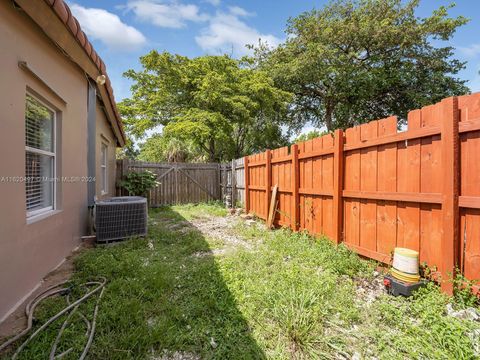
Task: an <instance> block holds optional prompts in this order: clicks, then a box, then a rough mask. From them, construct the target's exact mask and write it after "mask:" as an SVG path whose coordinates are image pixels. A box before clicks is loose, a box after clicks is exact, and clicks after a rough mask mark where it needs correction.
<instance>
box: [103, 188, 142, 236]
mask: <svg viewBox="0 0 480 360" xmlns="http://www.w3.org/2000/svg"><path fill="white" fill-rule="evenodd" d="M147 216H148V210H147V199H145V198H143V197H139V196H120V197H114V198H110V199H106V200H100V201H97V202H96V203H95V230H96V235H97V241H99V242H108V241H114V240H121V239H126V238H129V237H132V236H145V235H147Z"/></svg>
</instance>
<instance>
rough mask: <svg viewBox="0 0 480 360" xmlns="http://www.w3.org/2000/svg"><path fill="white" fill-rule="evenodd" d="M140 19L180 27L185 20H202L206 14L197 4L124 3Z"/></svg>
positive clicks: (150, 0)
mask: <svg viewBox="0 0 480 360" xmlns="http://www.w3.org/2000/svg"><path fill="white" fill-rule="evenodd" d="M126 9H127V10H131V11H133V13H134V14H135V15H136V16H137V18H138V19H139V20H140V21H144V22H148V23H151V24H153V25H155V26H159V27H165V28H176V29H178V28H182V27H184V26H185V25H186V22H187V21H192V22H202V21H206V20H208V15H207V14H204V13H201V12H200V9H199V8H198V6H197V5H193V4H185V5H183V4H180V3H177V2H172V1H170V2H159V1H155V0H132V1H129V2H128V3H127V5H126Z"/></svg>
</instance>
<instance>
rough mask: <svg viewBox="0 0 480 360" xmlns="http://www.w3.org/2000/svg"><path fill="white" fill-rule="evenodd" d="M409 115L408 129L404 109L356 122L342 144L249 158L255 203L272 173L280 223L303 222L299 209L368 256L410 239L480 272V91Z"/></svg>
mask: <svg viewBox="0 0 480 360" xmlns="http://www.w3.org/2000/svg"><path fill="white" fill-rule="evenodd" d="M457 101H458V109H457V108H455V109H453V108H451V107H450V105H446V104H450V103H451V104H454V103H456V102H457ZM407 123H408V130H407V131H400V132H398V131H397V119H396V118H395V117H389V118H386V119H382V120H378V121H371V122H370V123H367V124H363V125H361V126H355V127H353V128H349V129H346V130H345V132H344V134H342V142H343V145H342V148H341V149H336V150H335V137H332V136H331V135H325V136H322V137H320V138H316V139H312V140H309V141H306V142H301V143H298V144H297V145H295V146H292V149H291V151H289V149H288V148H287V147H284V148H280V149H275V150H271V154H272V158H271V164H270V168H269V169H267V165H266V161H265V153H262V154H255V155H252V156H249V157H246V158H245V159H248V161H249V162H250V163H251V164H252V165H253V166H254V167H251V168H248V169H246V175H245V176H246V178H248V180H249V181H250V185H251V188H250V189H249V188H248V186H247V188H246V190H245V191H246V196H247V198H249V199H250V200H251V204H250V208H249V210H250V211H251V212H255V213H257V214H258V215H260V216H261V217H264V210H263V209H265V208H266V205H265V204H264V200H263V199H267V198H268V194H265V193H264V191H265V190H264V189H265V187H266V183H267V182H268V180H269V179H268V174H269V173H270V172H271V184H272V185H274V184H278V185H279V209H278V212H277V214H276V217H275V224H276V225H280V226H291V227H292V229H294V230H296V229H297V223H296V222H295V221H292V217H293V218H295V216H297V215H296V214H295V213H296V212H297V211H298V212H299V214H298V229H300V230H307V231H309V232H310V233H312V234H324V235H327V236H329V237H331V238H332V239H333V240H335V241H343V242H344V243H345V244H346V245H347V246H349V247H351V248H352V249H354V250H355V251H357V252H359V253H360V254H362V255H364V256H368V257H371V258H374V259H377V260H380V261H385V262H388V261H389V260H390V256H391V252H392V250H393V248H394V247H408V248H411V249H415V250H417V251H419V252H420V260H421V261H422V262H423V261H424V262H426V263H427V264H428V265H430V266H437V267H438V268H439V269H440V270H441V271H442V273H443V276H444V278H445V277H446V276H447V273H448V272H449V271H450V270H451V269H452V268H453V265H454V264H459V265H461V269H462V271H463V272H464V274H465V275H466V276H467V277H468V278H469V279H477V278H480V265H479V264H480V261H478V259H479V258H480V159H479V154H480V94H473V95H467V96H461V97H458V99H457V98H450V99H446V100H444V101H442V102H441V103H438V104H434V105H429V106H425V107H424V108H422V109H418V110H413V111H411V112H410V113H409V114H408V119H407ZM449 124H450V125H449ZM452 124H453V125H452ZM448 126H450V127H448ZM451 134H453V140H452V138H451V137H449V136H452V135H451ZM456 137H457V138H458V139H459V145H455V144H456V140H455V138H456ZM456 147H457V148H458V150H455V149H456ZM297 148H298V150H297ZM297 151H298V153H297ZM292 154H294V155H295V156H292ZM338 154H341V155H338ZM455 154H457V155H455ZM297 156H298V167H296V166H295V160H294V158H295V157H297ZM339 156H341V159H336V157H339ZM339 164H341V165H339ZM339 166H340V167H339ZM455 169H459V170H455ZM457 172H458V174H459V178H458V179H455V177H454V174H455V173H457ZM337 174H341V175H340V176H337ZM266 177H267V178H266ZM297 178H298V185H295V184H296V180H295V179H297ZM297 186H298V188H297ZM259 194H261V195H262V196H260V195H259ZM297 194H298V204H297V203H296V202H295V199H296V197H297ZM266 195H267V196H266ZM458 206H459V207H460V209H459V208H458ZM339 209H340V210H341V211H339Z"/></svg>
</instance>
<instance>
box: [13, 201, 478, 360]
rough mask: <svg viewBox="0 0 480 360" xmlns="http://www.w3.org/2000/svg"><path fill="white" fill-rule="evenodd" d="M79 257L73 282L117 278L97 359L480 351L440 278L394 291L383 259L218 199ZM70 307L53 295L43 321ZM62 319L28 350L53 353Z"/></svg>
mask: <svg viewBox="0 0 480 360" xmlns="http://www.w3.org/2000/svg"><path fill="white" fill-rule="evenodd" d="M75 264H76V272H75V273H74V276H73V279H72V283H73V284H75V283H77V284H78V283H81V282H83V281H85V280H87V279H92V278H95V277H97V276H105V277H106V278H107V279H108V285H107V288H106V292H105V294H104V297H103V299H102V302H101V306H100V312H99V315H98V323H97V330H96V335H95V339H94V343H93V346H92V348H91V351H90V355H89V358H90V359H152V360H153V359H165V360H167V359H185V360H188V359H192V360H195V359H264V358H268V359H342V358H345V359H350V358H355V359H362V358H366V359H368V358H371V359H373V358H377V359H419V358H420V359H473V358H476V357H478V354H479V353H478V351H479V350H480V349H479V346H480V341H479V336H480V335H479V334H480V330H479V329H480V326H479V324H478V323H476V322H474V321H471V320H462V319H458V318H454V317H451V316H448V315H447V314H446V310H445V309H446V305H447V304H448V303H449V302H454V304H453V306H454V307H456V308H461V307H462V306H465V305H464V302H462V301H457V300H454V299H453V298H448V297H447V296H445V295H443V294H441V293H440V291H439V289H438V288H437V287H435V286H433V285H429V286H428V287H427V288H425V289H422V290H421V291H419V292H417V294H416V295H415V296H414V297H413V298H409V299H405V298H394V297H391V296H388V295H386V294H384V293H383V291H382V289H381V281H379V276H378V275H375V271H374V269H375V264H374V263H373V262H370V261H366V260H362V259H360V258H359V257H358V256H357V255H355V254H354V253H352V252H350V251H349V250H347V249H346V248H345V247H343V246H338V247H336V246H334V245H333V244H332V243H331V242H330V241H329V240H328V239H325V238H312V237H310V236H308V235H306V234H303V233H297V234H294V233H291V232H290V231H289V230H285V229H280V230H276V231H267V230H266V229H265V227H264V226H263V225H262V224H261V223H260V222H257V224H254V225H252V226H247V225H246V224H245V222H244V221H242V220H241V219H239V218H238V217H235V216H227V213H226V211H225V210H224V209H223V208H221V207H220V206H219V205H215V204H203V205H184V206H173V207H166V208H162V209H158V210H152V211H151V213H150V220H149V235H148V237H147V238H145V239H132V240H128V241H125V242H122V243H119V244H117V245H114V246H111V245H110V246H99V247H97V248H95V249H87V250H85V251H83V252H82V253H81V255H80V256H79V257H78V258H77V259H76V262H75ZM64 305H65V301H64V299H62V298H55V299H51V300H49V301H48V303H46V304H45V305H43V306H42V307H41V308H40V309H39V311H38V312H37V316H36V317H37V320H38V323H39V324H41V323H42V322H43V321H45V320H46V319H47V318H48V317H50V316H51V315H52V314H54V313H55V312H56V311H58V309H60V308H61V307H63V306H64ZM92 307H93V302H89V303H87V304H86V305H85V309H84V313H91V309H92ZM60 325H61V322H60V323H58V324H54V325H52V326H51V327H49V329H48V331H47V332H46V333H44V334H42V335H41V336H40V337H39V338H38V339H35V340H34V341H33V342H32V343H31V344H30V345H29V346H28V347H27V348H26V349H25V351H23V352H22V355H21V356H20V358H22V359H44V358H45V357H46V356H45V354H48V353H49V351H50V346H51V343H52V341H53V340H54V339H55V337H56V334H57V330H58V328H59V327H60ZM36 326H38V325H36ZM84 331H85V329H84V328H83V325H82V323H81V321H80V320H79V319H77V321H76V322H74V324H73V325H72V326H71V327H69V328H68V329H67V332H66V334H65V340H64V341H63V343H62V348H61V349H60V350H62V349H66V348H68V347H71V346H72V347H73V348H74V351H72V352H71V353H70V354H69V356H70V355H71V358H78V351H80V350H79V349H81V348H82V345H83V344H84V341H85V340H86V339H85V337H84ZM9 355H11V352H10V353H9V354H5V355H4V356H5V357H6V358H8V356H9ZM65 358H69V357H68V356H67V357H65Z"/></svg>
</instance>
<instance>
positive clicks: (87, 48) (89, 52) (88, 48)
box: [83, 37, 93, 57]
mask: <svg viewBox="0 0 480 360" xmlns="http://www.w3.org/2000/svg"><path fill="white" fill-rule="evenodd" d="M83 48H84V49H85V52H86V53H87V55H88V56H89V57H90V56H91V55H92V49H93V48H92V44H90V41H88V38H87V37H86V38H85V46H84V47H83Z"/></svg>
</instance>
